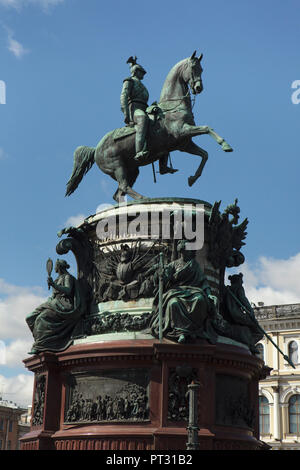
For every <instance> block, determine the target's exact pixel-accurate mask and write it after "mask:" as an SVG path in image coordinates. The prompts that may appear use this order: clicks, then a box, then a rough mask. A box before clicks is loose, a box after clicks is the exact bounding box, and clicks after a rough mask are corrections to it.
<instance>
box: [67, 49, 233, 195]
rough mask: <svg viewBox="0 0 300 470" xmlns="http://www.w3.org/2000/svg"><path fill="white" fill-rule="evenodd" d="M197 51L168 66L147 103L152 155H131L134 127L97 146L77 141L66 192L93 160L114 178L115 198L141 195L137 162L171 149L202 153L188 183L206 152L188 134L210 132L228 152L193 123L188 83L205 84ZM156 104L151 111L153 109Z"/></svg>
mask: <svg viewBox="0 0 300 470" xmlns="http://www.w3.org/2000/svg"><path fill="white" fill-rule="evenodd" d="M201 59H202V54H201V55H200V57H196V51H195V52H194V53H193V55H192V56H191V57H188V58H187V59H184V60H182V61H181V62H178V63H177V64H176V65H175V66H174V67H173V68H172V69H171V70H170V72H169V74H168V75H167V78H166V80H165V83H164V86H163V88H162V91H161V95H160V101H159V103H158V104H157V105H156V106H154V107H153V106H151V107H150V111H149V112H150V114H149V118H150V121H149V130H148V135H147V149H148V150H149V152H150V155H149V156H148V157H147V159H146V161H142V162H140V161H139V162H137V161H135V159H134V156H135V153H136V152H135V132H134V129H133V128H128V127H125V128H121V129H116V130H114V131H111V132H109V133H108V134H106V135H105V136H104V137H103V138H102V139H101V141H100V142H99V144H98V145H97V147H96V148H92V147H86V146H81V147H78V148H77V149H76V150H75V152H74V167H73V173H72V175H71V177H70V180H69V181H68V183H67V191H66V196H69V195H70V194H72V193H73V191H75V189H76V188H77V186H78V185H79V183H80V181H81V180H82V178H83V176H84V175H85V174H86V173H87V172H88V171H89V169H90V168H91V167H92V165H93V164H94V162H96V163H97V165H98V166H99V168H100V170H102V171H103V172H104V173H106V174H107V175H109V176H111V177H112V178H114V179H115V180H116V181H117V182H118V189H117V191H116V192H115V194H114V196H113V198H114V199H115V201H117V202H119V200H120V199H121V198H122V197H123V196H124V195H126V194H128V195H129V196H131V197H132V198H133V199H141V198H143V197H144V196H142V195H141V194H138V193H137V192H136V191H134V190H133V189H132V186H133V185H134V183H135V181H136V179H137V177H138V174H139V166H144V165H149V164H150V163H153V162H155V161H156V160H158V159H167V157H168V155H169V153H170V152H172V151H174V150H180V151H182V152H187V153H190V154H193V155H198V156H199V157H201V163H200V165H199V167H198V169H197V171H196V173H195V174H194V175H193V176H190V177H189V178H188V184H189V186H192V185H193V184H194V183H195V181H196V180H197V179H198V178H199V177H200V176H201V174H202V171H203V168H204V165H205V163H206V161H207V159H208V153H207V152H206V151H205V150H203V149H202V148H201V147H198V145H196V144H195V143H194V142H193V141H192V137H194V136H197V135H201V134H209V135H210V136H211V137H213V138H214V139H215V140H216V141H217V143H218V144H219V145H221V146H222V149H223V150H224V151H225V152H232V148H231V147H230V145H229V144H228V143H227V142H226V141H225V140H224V139H223V138H222V137H220V136H219V135H218V134H217V133H216V132H214V130H213V129H212V128H210V127H208V126H196V125H195V121H194V116H193V113H192V102H191V96H190V89H191V91H192V93H193V94H195V95H196V94H199V93H201V91H202V90H203V85H202V78H201V75H202V71H203V69H202V67H201ZM151 108H152V110H153V109H154V113H151Z"/></svg>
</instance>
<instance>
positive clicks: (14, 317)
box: [0, 279, 46, 361]
mask: <svg viewBox="0 0 300 470" xmlns="http://www.w3.org/2000/svg"><path fill="white" fill-rule="evenodd" d="M45 300H46V297H45V296H44V295H43V290H42V289H41V288H39V287H19V286H14V285H12V284H8V283H6V282H5V281H4V280H3V279H0V325H1V331H0V340H2V341H7V340H26V341H28V340H29V339H30V338H31V332H30V330H29V328H28V326H27V324H26V322H25V317H26V316H27V315H28V314H29V313H31V312H32V311H33V310H34V309H35V308H36V307H37V306H38V305H40V304H41V303H43V302H45ZM20 361H22V358H20Z"/></svg>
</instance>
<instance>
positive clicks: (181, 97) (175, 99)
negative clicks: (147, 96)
mask: <svg viewBox="0 0 300 470" xmlns="http://www.w3.org/2000/svg"><path fill="white" fill-rule="evenodd" d="M188 97H190V90H188V91H187V93H186V95H184V96H179V97H178V98H170V99H169V100H163V101H160V102H159V103H158V104H161V103H166V102H168V101H178V100H180V101H179V103H178V104H177V105H176V106H174V108H170V109H165V110H162V111H163V112H164V113H169V112H171V111H174V110H176V109H177V108H178V107H179V106H180V105H181V103H182V102H183V100H184V99H185V98H188ZM195 101H196V96H194V98H193V100H191V102H192V103H191V104H192V109H193V107H194V105H195Z"/></svg>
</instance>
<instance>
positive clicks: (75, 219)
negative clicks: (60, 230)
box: [65, 214, 86, 227]
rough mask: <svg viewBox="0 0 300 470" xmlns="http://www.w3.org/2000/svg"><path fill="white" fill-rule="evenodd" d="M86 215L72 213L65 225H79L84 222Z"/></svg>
mask: <svg viewBox="0 0 300 470" xmlns="http://www.w3.org/2000/svg"><path fill="white" fill-rule="evenodd" d="M85 218H86V215H84V214H78V215H71V217H69V218H68V220H67V221H66V222H65V227H78V225H80V224H82V223H83V222H84V219H85Z"/></svg>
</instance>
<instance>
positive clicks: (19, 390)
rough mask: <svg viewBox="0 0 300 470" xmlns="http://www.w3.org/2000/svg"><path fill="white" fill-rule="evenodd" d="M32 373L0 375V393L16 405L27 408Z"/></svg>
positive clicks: (30, 394)
mask: <svg viewBox="0 0 300 470" xmlns="http://www.w3.org/2000/svg"><path fill="white" fill-rule="evenodd" d="M32 391H33V374H19V375H16V376H14V377H4V376H3V375H0V395H1V396H2V398H3V399H5V400H9V401H12V402H13V403H16V404H17V405H18V406H21V407H25V408H27V406H28V405H31V403H32Z"/></svg>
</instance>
